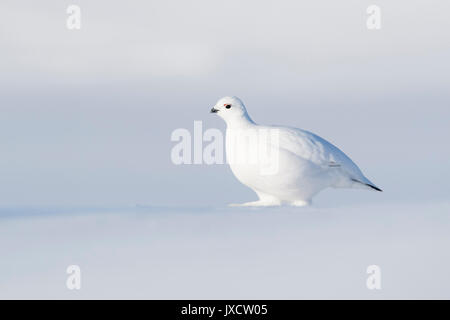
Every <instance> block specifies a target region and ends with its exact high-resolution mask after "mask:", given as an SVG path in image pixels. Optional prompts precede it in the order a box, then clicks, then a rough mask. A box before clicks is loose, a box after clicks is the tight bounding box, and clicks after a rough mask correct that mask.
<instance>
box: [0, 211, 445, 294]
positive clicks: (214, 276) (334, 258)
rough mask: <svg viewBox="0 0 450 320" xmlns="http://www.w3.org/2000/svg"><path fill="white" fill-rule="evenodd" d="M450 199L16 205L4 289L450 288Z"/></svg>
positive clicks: (4, 223)
mask: <svg viewBox="0 0 450 320" xmlns="http://www.w3.org/2000/svg"><path fill="white" fill-rule="evenodd" d="M449 209H450V204H449V203H429V204H425V203H422V204H410V205H404V204H395V203H392V204H382V205H358V206H338V207H335V208H332V207H314V206H313V207H307V208H292V207H281V208H265V209H250V208H247V209H244V208H239V209H238V208H226V207H222V208H214V207H134V208H133V207H131V208H116V209H114V208H103V209H102V208H47V209H45V208H22V209H20V210H19V209H17V208H16V209H14V210H15V211H14V212H12V211H11V210H10V209H5V208H4V209H2V211H1V218H0V219H1V220H0V252H1V253H2V260H1V265H0V287H1V290H0V298H3V299H5V298H6V299H9V298H26V299H28V298H43V299H48V298H62V299H80V298H125V299H128V298H137V299H141V298H148V299H165V298H167V299H215V298H218V299H219V298H224V299H226V298H233V299H241V298H242V299H300V298H325V299H329V298H343V299H347V298H361V299H379V298H386V299H391V298H405V299H409V298H446V299H448V298H450V277H448V270H449V267H450V253H449V250H448V245H449V243H450V234H449V232H448V230H449V227H450V218H449V215H448V212H449V211H450V210H449ZM73 264H76V265H79V266H80V268H81V283H82V284H81V290H68V289H67V288H66V278H67V276H68V275H67V274H66V273H65V272H66V268H67V266H69V265H73ZM373 264H375V265H378V266H380V268H381V279H382V280H381V283H382V288H381V290H369V289H367V287H366V279H367V277H368V275H367V274H366V268H367V267H368V266H369V265H373Z"/></svg>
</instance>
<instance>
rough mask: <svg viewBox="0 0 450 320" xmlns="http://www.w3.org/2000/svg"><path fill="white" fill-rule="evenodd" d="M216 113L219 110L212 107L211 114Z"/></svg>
mask: <svg viewBox="0 0 450 320" xmlns="http://www.w3.org/2000/svg"><path fill="white" fill-rule="evenodd" d="M217 112H219V109H216V108H214V107H213V108H212V109H211V113H217Z"/></svg>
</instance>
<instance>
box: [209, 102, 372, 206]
mask: <svg viewBox="0 0 450 320" xmlns="http://www.w3.org/2000/svg"><path fill="white" fill-rule="evenodd" d="M211 112H213V113H217V114H218V115H219V116H220V117H221V118H223V119H224V120H225V122H226V124H227V131H226V154H227V161H228V162H229V163H230V167H231V170H232V171H233V173H234V175H235V176H236V178H237V179H238V180H239V181H240V182H242V183H243V184H244V185H246V186H248V187H250V188H251V189H252V190H254V191H255V192H256V194H257V195H258V197H259V200H258V201H254V202H247V203H244V204H240V206H273V205H281V204H290V205H294V206H304V205H307V204H310V203H311V199H312V197H313V196H314V195H316V194H317V193H318V192H319V191H321V190H323V189H325V188H327V187H334V188H368V189H372V190H377V191H381V190H380V189H379V188H378V187H376V186H375V185H374V184H373V183H372V182H371V181H369V179H367V178H366V177H365V176H364V175H363V174H362V172H361V170H360V169H359V168H358V166H357V165H356V164H355V163H354V162H353V161H352V160H351V159H350V158H349V157H348V156H347V155H346V154H345V153H343V152H342V151H341V150H339V149H338V148H337V147H335V146H334V145H332V144H331V143H330V142H328V141H326V140H325V139H322V138H321V137H319V136H317V135H315V134H314V133H311V132H308V131H305V130H301V129H297V128H291V127H284V126H261V125H258V124H255V123H254V122H253V121H252V120H251V119H250V117H249V116H248V113H247V110H246V109H245V106H244V104H243V103H242V101H241V100H240V99H239V98H237V97H225V98H222V99H220V100H219V101H218V102H217V103H216V105H215V106H214V107H213V108H212V109H211ZM255 146H256V147H255Z"/></svg>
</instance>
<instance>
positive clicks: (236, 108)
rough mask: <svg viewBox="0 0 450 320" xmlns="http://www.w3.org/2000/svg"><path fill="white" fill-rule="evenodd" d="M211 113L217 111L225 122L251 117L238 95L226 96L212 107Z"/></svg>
mask: <svg viewBox="0 0 450 320" xmlns="http://www.w3.org/2000/svg"><path fill="white" fill-rule="evenodd" d="M211 113H216V114H217V115H219V116H220V117H221V118H222V119H223V120H225V122H227V123H229V122H230V121H234V120H241V119H243V118H246V119H249V117H248V114H247V110H246V109H245V106H244V103H243V102H242V101H241V99H239V98H238V97H224V98H222V99H220V100H219V101H217V103H216V104H215V105H214V107H212V109H211Z"/></svg>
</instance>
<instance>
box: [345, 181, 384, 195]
mask: <svg viewBox="0 0 450 320" xmlns="http://www.w3.org/2000/svg"><path fill="white" fill-rule="evenodd" d="M351 180H352V181H353V182H355V183H357V184H359V185H361V186H363V187H364V188H369V189H372V190H376V191H380V192H383V190H381V189H380V188H378V187H377V186H376V185H374V184H373V183H372V182H370V181H369V180H367V182H365V181H359V180H357V179H351Z"/></svg>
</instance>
